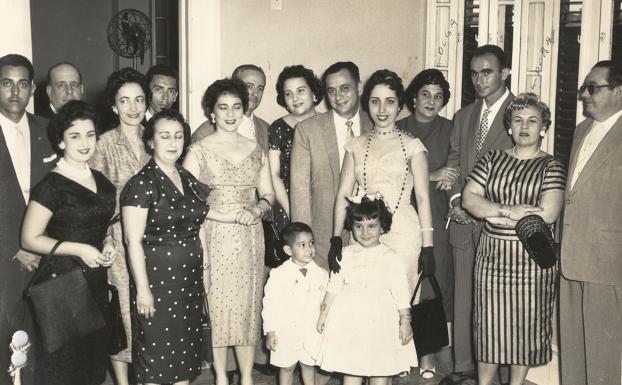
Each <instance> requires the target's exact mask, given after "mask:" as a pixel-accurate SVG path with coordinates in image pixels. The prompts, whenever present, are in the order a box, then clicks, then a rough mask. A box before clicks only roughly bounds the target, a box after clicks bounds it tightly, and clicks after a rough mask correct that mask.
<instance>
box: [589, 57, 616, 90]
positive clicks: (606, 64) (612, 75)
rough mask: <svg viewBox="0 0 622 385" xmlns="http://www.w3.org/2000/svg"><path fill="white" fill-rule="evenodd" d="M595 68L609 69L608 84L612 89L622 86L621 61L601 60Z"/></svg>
mask: <svg viewBox="0 0 622 385" xmlns="http://www.w3.org/2000/svg"><path fill="white" fill-rule="evenodd" d="M593 68H607V69H608V70H609V74H608V75H607V83H609V85H610V86H611V87H617V86H620V85H622V63H620V62H619V61H615V60H601V61H599V62H598V63H596V64H594V67H593Z"/></svg>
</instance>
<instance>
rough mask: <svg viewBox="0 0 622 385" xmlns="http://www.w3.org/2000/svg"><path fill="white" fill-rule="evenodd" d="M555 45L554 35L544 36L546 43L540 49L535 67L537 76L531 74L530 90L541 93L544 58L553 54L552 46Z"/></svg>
mask: <svg viewBox="0 0 622 385" xmlns="http://www.w3.org/2000/svg"><path fill="white" fill-rule="evenodd" d="M552 45H553V37H552V36H551V35H549V36H547V37H545V38H544V44H543V45H542V46H541V47H540V48H539V49H538V51H537V52H538V60H537V63H538V64H537V65H536V66H535V68H534V69H533V71H534V72H535V76H533V75H532V76H530V78H531V81H529V82H527V84H528V87H529V90H530V91H531V92H535V93H536V94H538V95H539V94H540V86H541V81H542V80H541V76H542V67H543V65H544V59H546V58H547V57H548V56H549V55H550V54H551V46H552Z"/></svg>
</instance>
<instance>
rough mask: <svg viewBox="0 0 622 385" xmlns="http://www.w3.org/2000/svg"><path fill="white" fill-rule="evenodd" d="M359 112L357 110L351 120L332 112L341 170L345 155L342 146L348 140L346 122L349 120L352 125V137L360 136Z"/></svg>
mask: <svg viewBox="0 0 622 385" xmlns="http://www.w3.org/2000/svg"><path fill="white" fill-rule="evenodd" d="M360 111H361V110H360V108H359V110H358V111H356V114H355V115H354V116H353V117H352V119H345V118H342V117H341V116H339V114H338V113H337V112H335V110H333V118H334V119H335V133H336V134H337V147H338V148H339V168H341V166H342V165H343V157H344V155H345V154H346V150H345V149H344V148H343V146H345V145H346V143H347V142H348V140H349V139H350V138H349V135H348V126H347V125H346V122H347V121H348V120H349V121H351V122H352V123H353V124H352V132H353V133H354V136H359V135H361V117H360V115H359V113H360Z"/></svg>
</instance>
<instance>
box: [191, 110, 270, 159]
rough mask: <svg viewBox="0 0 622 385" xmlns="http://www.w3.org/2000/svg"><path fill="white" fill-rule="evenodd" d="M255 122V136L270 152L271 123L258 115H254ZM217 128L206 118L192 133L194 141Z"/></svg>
mask: <svg viewBox="0 0 622 385" xmlns="http://www.w3.org/2000/svg"><path fill="white" fill-rule="evenodd" d="M253 123H254V124H255V138H256V141H257V143H259V145H261V148H263V149H264V151H266V152H268V148H269V146H268V127H270V125H269V124H268V122H266V121H265V120H263V119H261V118H259V117H257V115H253ZM215 130H216V127H215V126H214V125H213V124H212V122H211V121H210V120H209V119H208V120H206V121H205V122H203V124H201V125H200V126H199V128H197V129H196V131H195V132H194V133H193V134H192V143H195V142H198V141H199V140H201V139H203V138H205V137H206V136H208V135H211V134H213V133H214V131H215Z"/></svg>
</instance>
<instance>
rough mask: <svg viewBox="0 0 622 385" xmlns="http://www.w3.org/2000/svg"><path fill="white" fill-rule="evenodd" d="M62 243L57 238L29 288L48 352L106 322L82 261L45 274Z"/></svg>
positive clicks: (38, 324)
mask: <svg viewBox="0 0 622 385" xmlns="http://www.w3.org/2000/svg"><path fill="white" fill-rule="evenodd" d="M61 243H62V241H58V242H56V244H55V245H54V247H53V248H52V250H51V251H50V254H49V255H48V256H47V257H46V258H42V261H41V264H40V265H39V267H38V268H37V271H36V272H35V274H34V276H33V277H32V279H31V281H30V282H29V283H28V286H27V287H26V290H25V296H26V297H27V298H28V299H29V300H30V302H31V305H32V309H33V311H34V316H35V322H36V325H37V326H38V328H39V332H40V333H41V338H42V342H43V347H44V349H45V351H47V352H48V353H53V352H55V351H56V350H58V349H59V348H61V347H62V346H63V345H65V344H66V343H67V342H69V341H71V340H73V339H76V338H80V337H84V336H86V335H88V334H89V333H92V332H94V331H96V330H99V329H102V328H103V327H105V325H106V322H105V320H104V317H103V315H102V314H101V311H100V310H99V307H98V306H97V303H96V302H95V299H94V298H93V295H92V294H91V290H90V289H89V286H88V283H87V281H86V279H85V278H84V273H83V270H82V268H81V267H80V264H76V266H75V267H74V268H72V269H70V270H68V271H63V272H58V273H53V274H51V276H50V277H45V275H46V274H45V272H49V271H50V269H49V265H50V263H51V261H50V260H51V259H52V258H54V257H52V255H53V254H54V252H55V251H56V249H57V248H58V246H59V245H60V244H61Z"/></svg>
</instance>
